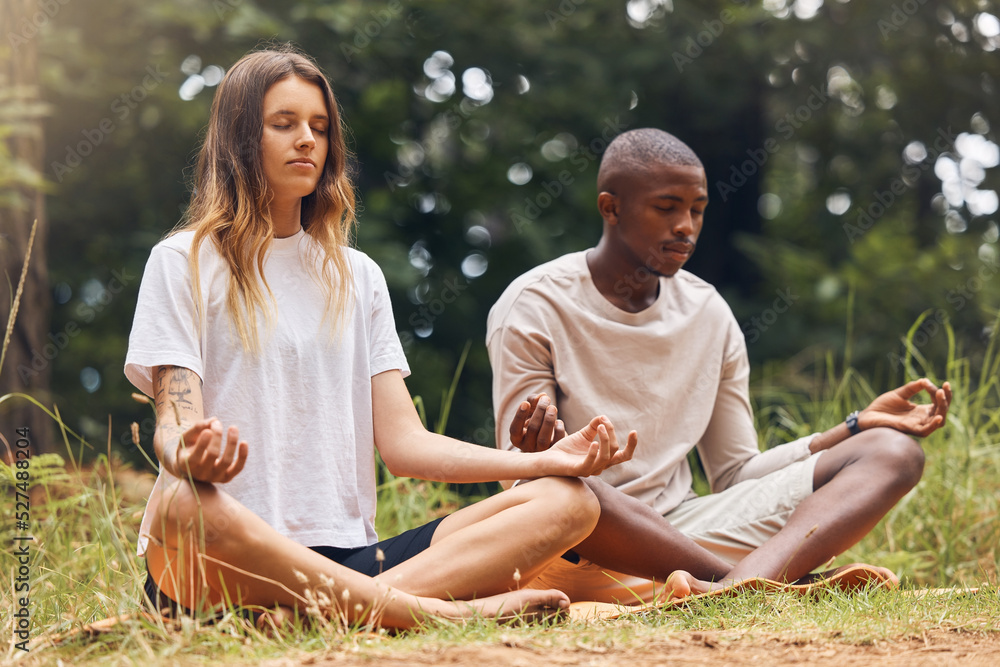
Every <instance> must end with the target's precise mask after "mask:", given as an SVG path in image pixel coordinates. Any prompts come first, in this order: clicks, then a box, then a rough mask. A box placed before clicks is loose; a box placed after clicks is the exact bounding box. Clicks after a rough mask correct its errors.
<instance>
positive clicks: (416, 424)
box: [372, 371, 635, 483]
mask: <svg viewBox="0 0 1000 667" xmlns="http://www.w3.org/2000/svg"><path fill="white" fill-rule="evenodd" d="M372 406H373V418H374V423H375V444H376V446H377V447H378V449H379V453H381V455H382V459H383V460H384V461H385V463H386V466H388V468H389V470H390V471H391V472H392V473H393V474H396V475H403V476H407V477H416V478H420V479H431V480H438V481H448V482H459V483H464V482H489V481H495V480H500V479H519V478H533V477H542V476H545V475H557V476H567V477H578V476H579V477H586V476H588V475H596V474H598V473H600V472H601V471H603V470H604V469H606V468H608V467H610V466H613V465H617V464H618V463H622V462H624V461H627V460H629V459H630V458H632V452H633V450H634V449H635V442H632V441H630V443H629V445H627V446H626V447H625V448H624V449H619V448H618V441H617V439H616V438H615V431H614V426H613V425H612V424H611V421H610V420H609V419H607V418H606V417H595V418H594V419H593V420H592V421H591V422H590V424H588V425H587V426H586V427H584V428H582V429H580V430H579V431H577V432H576V433H574V434H572V435H569V436H567V437H565V438H563V439H562V440H560V441H559V443H557V445H555V446H553V447H552V448H551V449H549V450H546V451H545V452H541V453H538V454H522V453H519V452H510V451H501V450H496V449H490V448H488V447H480V446H478V445H473V444H470V443H467V442H460V441H458V440H454V439H452V438H448V437H445V436H442V435H437V434H436V433H429V432H428V431H427V429H425V428H424V427H423V425H422V424H421V423H420V419H419V417H418V416H417V412H416V410H415V409H414V407H413V401H412V399H411V398H410V393H409V391H408V390H407V389H406V384H405V383H404V382H403V377H402V375H401V374H400V373H399V371H387V372H385V373H380V374H378V375H376V376H374V377H373V378H372Z"/></svg>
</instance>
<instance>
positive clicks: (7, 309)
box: [0, 0, 56, 458]
mask: <svg viewBox="0 0 1000 667" xmlns="http://www.w3.org/2000/svg"><path fill="white" fill-rule="evenodd" d="M37 13H38V4H37V3H36V2H33V1H32V0H4V1H3V2H0V26H3V30H2V34H0V37H2V41H0V140H2V141H3V145H2V146H0V274H2V275H0V331H3V332H6V328H7V322H8V320H9V318H10V314H11V306H12V302H13V299H14V293H15V291H16V289H17V284H18V281H19V280H20V277H21V271H22V267H23V264H24V261H25V253H26V251H27V246H28V237H29V234H30V232H31V225H32V222H33V221H34V220H36V219H37V220H38V228H37V231H36V233H35V240H34V245H33V247H32V251H31V258H30V264H29V266H28V273H27V276H26V279H25V284H24V291H23V293H22V295H21V300H20V306H19V309H18V311H17V319H16V321H15V323H14V329H13V331H12V333H11V337H10V342H9V344H8V346H7V352H6V356H5V358H4V364H3V368H2V369H0V396H5V395H7V394H10V393H15V392H17V393H27V394H30V395H31V396H33V397H34V398H36V399H37V400H38V401H40V402H41V403H42V404H45V405H48V404H49V403H50V401H49V378H50V366H51V364H52V360H51V359H50V358H48V357H47V356H46V347H45V345H46V343H47V342H48V341H47V340H46V338H47V337H46V334H47V333H48V328H49V315H50V309H51V299H50V292H49V288H48V270H47V266H46V252H45V248H46V237H47V233H46V231H47V225H46V220H45V202H44V199H43V196H42V191H41V189H40V188H39V187H38V182H37V179H38V177H39V175H40V174H41V167H42V159H43V149H44V144H43V134H42V121H41V117H40V116H41V113H39V111H38V110H39V109H40V108H41V100H40V94H41V90H40V85H39V70H38V39H39V36H38V26H36V25H35V24H34V23H32V19H33V18H34V17H35V15H36V14H37ZM43 16H44V15H43ZM4 163H6V164H4ZM12 167H14V168H12ZM53 349H56V348H54V347H53ZM51 356H53V357H54V355H51ZM21 428H27V429H28V435H29V438H28V439H29V441H30V442H31V445H32V449H33V453H40V452H48V451H54V450H55V441H54V439H53V434H54V433H55V432H56V431H55V429H54V428H53V424H52V421H51V419H50V418H49V417H48V416H47V415H45V413H43V412H42V411H41V410H40V409H39V408H38V407H37V406H35V405H33V404H31V403H29V402H28V401H26V400H24V399H8V400H6V401H4V402H3V403H0V455H2V456H4V457H5V458H6V457H8V456H9V452H10V449H11V448H13V446H14V441H15V439H16V438H17V437H18V436H17V435H16V434H15V429H21Z"/></svg>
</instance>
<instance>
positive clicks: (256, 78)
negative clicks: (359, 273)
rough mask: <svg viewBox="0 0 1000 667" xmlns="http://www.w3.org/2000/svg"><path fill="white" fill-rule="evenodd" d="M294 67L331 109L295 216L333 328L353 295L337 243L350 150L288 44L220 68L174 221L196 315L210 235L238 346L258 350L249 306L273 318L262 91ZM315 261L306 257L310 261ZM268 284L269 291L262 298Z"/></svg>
mask: <svg viewBox="0 0 1000 667" xmlns="http://www.w3.org/2000/svg"><path fill="white" fill-rule="evenodd" d="M290 76H297V77H299V78H301V79H303V80H305V81H308V82H310V83H314V84H316V85H317V86H319V88H320V90H321V91H322V92H323V97H324V99H325V102H326V107H327V112H328V115H329V117H330V124H329V131H328V133H327V137H328V141H329V150H328V152H327V159H326V163H325V164H324V165H323V173H322V174H321V175H320V179H319V183H318V184H317V186H316V190H315V191H313V192H312V193H311V194H309V195H308V196H306V197H303V198H302V205H301V222H302V228H303V229H304V230H305V233H306V234H308V235H309V236H311V237H312V238H313V239H314V240H315V241H316V243H317V244H318V245H319V248H320V250H321V252H322V254H323V262H322V266H321V269H320V275H319V276H316V277H317V279H319V280H320V283H321V284H322V285H323V287H324V289H325V290H326V293H327V302H326V306H325V311H324V318H323V320H324V323H328V322H329V321H330V318H334V320H333V321H334V322H335V323H336V326H334V327H333V328H332V331H339V330H340V327H341V325H342V323H343V322H342V319H343V318H342V317H340V316H341V315H342V314H343V313H344V312H346V310H347V308H348V307H349V304H350V302H351V299H352V298H353V297H352V294H353V292H352V285H353V278H352V274H351V267H350V263H349V260H348V259H347V255H346V253H345V252H344V249H345V248H346V247H347V246H348V245H349V243H350V242H351V240H352V232H353V230H354V226H355V224H356V217H355V214H356V204H355V198H354V188H353V185H352V183H351V167H350V164H349V160H350V158H351V153H350V151H349V150H348V148H347V145H346V143H345V142H344V130H343V127H342V126H341V119H340V113H339V110H338V108H337V102H336V100H335V99H334V97H333V90H332V89H331V87H330V83H329V81H327V79H326V76H324V75H323V73H322V71H320V69H319V67H318V66H317V65H316V64H315V63H314V62H313V61H312V60H310V59H309V58H308V57H307V56H305V55H304V54H302V53H301V52H298V51H296V50H295V49H294V48H292V47H291V46H287V45H286V46H281V47H277V48H269V49H266V50H260V51H253V52H250V53H248V54H247V55H245V56H243V57H242V58H240V60H239V61H237V62H236V64H235V65H233V66H232V68H231V69H230V70H229V71H228V72H227V73H226V75H225V77H224V78H223V79H222V82H221V83H220V84H219V88H218V90H217V91H216V93H215V99H214V101H213V102H212V113H211V117H210V119H209V122H208V130H207V132H206V134H205V140H204V142H203V144H202V146H201V150H200V151H199V154H198V163H197V167H196V170H195V181H194V195H193V197H192V199H191V203H190V205H189V207H188V210H187V214H186V215H185V218H184V220H183V221H182V223H181V225H180V227H179V228H178V229H176V230H175V231H174V233H177V232H180V231H188V230H193V231H194V239H193V241H192V243H191V253H190V267H191V276H192V283H193V289H194V297H195V304H196V309H197V312H198V315H199V321H202V317H203V316H204V306H203V304H202V294H201V283H200V280H199V263H198V255H199V250H200V248H201V244H202V243H203V242H204V241H205V240H206V239H211V242H213V243H214V244H215V246H216V247H217V249H218V251H219V253H220V254H221V255H222V257H223V259H224V260H225V261H226V264H228V266H229V273H230V280H229V286H228V290H227V294H226V307H227V309H228V311H229V313H230V316H231V318H232V321H233V323H234V325H235V329H236V333H237V335H238V336H239V338H240V340H241V342H242V343H243V347H244V349H246V350H247V351H248V352H251V353H254V354H256V353H258V352H259V351H260V344H261V341H260V336H259V334H258V332H257V327H256V326H255V325H256V313H257V312H258V311H260V312H262V313H263V314H264V317H265V321H266V323H267V324H268V326H270V325H271V324H272V323H273V321H274V319H273V318H274V308H275V300H274V295H273V294H272V292H271V288H270V287H269V286H268V284H267V280H266V278H265V277H264V259H265V257H266V256H267V251H268V248H269V247H270V245H271V239H272V235H273V230H272V224H271V218H270V215H269V213H268V206H269V204H270V200H271V194H270V192H269V190H268V186H267V181H266V179H265V177H264V169H263V166H262V164H261V137H262V136H263V127H264V120H263V117H264V95H265V93H267V91H268V90H269V89H270V88H271V86H273V85H274V84H275V83H277V82H278V81H281V80H283V79H285V78H287V77H290ZM308 265H309V268H310V270H312V268H313V266H314V265H313V263H312V262H309V264H308ZM265 292H266V295H267V298H265Z"/></svg>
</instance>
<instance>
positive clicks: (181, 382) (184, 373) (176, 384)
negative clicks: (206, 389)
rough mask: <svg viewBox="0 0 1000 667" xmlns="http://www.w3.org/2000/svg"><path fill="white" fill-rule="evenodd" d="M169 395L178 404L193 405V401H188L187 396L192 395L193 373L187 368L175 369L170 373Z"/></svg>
mask: <svg viewBox="0 0 1000 667" xmlns="http://www.w3.org/2000/svg"><path fill="white" fill-rule="evenodd" d="M167 393H168V394H170V397H171V398H172V399H173V400H174V401H176V402H177V403H178V404H184V403H187V404H188V405H191V401H189V400H188V399H187V395H188V394H190V393H191V371H189V370H187V369H186V368H174V369H173V370H172V371H171V373H170V382H169V383H168V388H167Z"/></svg>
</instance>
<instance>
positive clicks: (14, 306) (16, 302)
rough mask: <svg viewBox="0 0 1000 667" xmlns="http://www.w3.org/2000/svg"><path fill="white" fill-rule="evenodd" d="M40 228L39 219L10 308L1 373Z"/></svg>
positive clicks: (0, 359) (0, 353)
mask: <svg viewBox="0 0 1000 667" xmlns="http://www.w3.org/2000/svg"><path fill="white" fill-rule="evenodd" d="M37 228H38V219H37V218H36V219H35V221H34V222H33V223H31V234H29V235H28V249H27V250H26V251H25V253H24V265H23V266H22V267H21V279H20V280H18V281H17V292H16V293H15V294H14V301H13V303H12V304H11V307H10V317H8V318H7V331H6V333H4V336H3V347H2V348H0V371H2V370H3V360H4V359H5V358H6V357H7V345H8V344H10V336H11V334H12V333H13V332H14V321H15V320H16V319H17V309H18V307H20V305H21V294H22V293H23V292H24V282H25V280H27V278H28V265H29V264H31V246H32V245H34V243H35V230H36V229H37Z"/></svg>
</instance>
